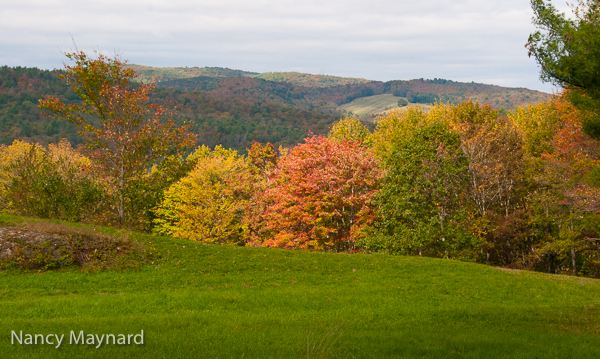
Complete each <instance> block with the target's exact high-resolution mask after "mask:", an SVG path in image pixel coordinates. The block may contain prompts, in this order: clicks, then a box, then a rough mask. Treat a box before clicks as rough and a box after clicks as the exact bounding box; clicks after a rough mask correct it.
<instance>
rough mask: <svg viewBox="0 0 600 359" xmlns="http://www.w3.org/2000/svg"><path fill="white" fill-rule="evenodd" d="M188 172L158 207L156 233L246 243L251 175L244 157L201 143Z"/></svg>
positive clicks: (171, 188)
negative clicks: (246, 188)
mask: <svg viewBox="0 0 600 359" xmlns="http://www.w3.org/2000/svg"><path fill="white" fill-rule="evenodd" d="M190 157H192V160H193V161H194V162H196V165H195V167H194V169H193V170H192V171H191V172H190V174H189V175H187V176H186V177H184V178H182V179H181V180H179V181H178V182H176V183H174V184H173V185H172V186H171V187H170V188H169V189H167V191H166V192H165V195H164V200H163V201H162V202H161V203H160V205H159V206H158V208H157V209H156V215H157V218H156V219H155V224H156V227H155V228H154V230H155V232H157V233H161V234H165V235H169V236H173V237H176V238H185V239H191V240H195V241H202V242H208V243H242V242H244V237H243V236H244V233H245V230H244V224H243V223H242V217H243V214H244V209H245V206H246V202H247V200H248V196H247V195H246V192H245V191H243V190H241V189H242V187H241V186H240V185H243V184H244V182H246V180H247V179H248V178H249V175H248V169H247V166H246V163H245V161H244V158H243V157H241V156H239V155H238V154H237V152H236V151H234V150H226V149H223V148H222V147H220V146H217V148H215V150H214V151H210V150H209V149H208V148H207V147H205V146H202V147H200V148H199V149H198V150H196V152H195V153H193V154H192V155H190Z"/></svg>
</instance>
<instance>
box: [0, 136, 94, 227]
mask: <svg viewBox="0 0 600 359" xmlns="http://www.w3.org/2000/svg"><path fill="white" fill-rule="evenodd" d="M0 158H1V159H2V161H1V163H2V165H0V186H1V189H0V196H1V197H2V199H0V200H2V202H4V206H5V208H6V209H7V210H9V211H13V212H16V213H19V214H24V215H31V216H37V217H42V218H57V219H65V220H69V221H75V222H76V221H81V220H90V219H91V218H92V217H94V216H95V215H97V214H98V213H99V212H100V211H101V210H102V200H103V198H104V194H105V192H104V189H103V186H102V184H101V183H99V182H98V181H97V180H96V179H94V178H93V176H92V174H91V173H90V163H89V160H88V159H87V158H85V157H84V156H81V155H79V154H78V153H76V152H75V151H74V150H73V149H72V148H71V146H70V144H69V143H68V142H67V141H66V140H63V141H61V142H60V143H58V144H56V145H52V144H51V145H50V146H49V150H46V149H44V148H43V147H41V146H40V145H37V144H33V145H31V144H27V143H25V142H22V141H18V140H17V141H15V142H14V143H13V144H12V145H11V146H8V147H4V148H2V149H0Z"/></svg>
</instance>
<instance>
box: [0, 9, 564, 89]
mask: <svg viewBox="0 0 600 359" xmlns="http://www.w3.org/2000/svg"><path fill="white" fill-rule="evenodd" d="M561 3H562V1H556V2H555V3H554V4H555V5H556V6H558V7H559V8H560V9H561V10H563V11H567V10H568V8H567V7H566V5H565V6H562V7H561ZM0 6H1V7H0V8H1V10H0V35H1V36H0V65H8V66H27V67H38V68H43V69H54V68H62V67H63V61H65V60H66V59H65V57H64V55H63V53H64V52H70V51H73V50H75V49H76V48H77V49H79V50H82V51H86V52H91V51H93V50H99V51H101V52H102V53H104V54H108V55H111V54H112V55H114V54H115V53H117V54H120V55H121V56H122V58H124V59H127V60H128V61H129V62H130V63H133V64H141V65H149V66H159V67H179V66H189V67H192V66H199V67H203V66H217V67H228V68H232V69H240V70H245V71H253V72H271V71H272V72H275V71H298V72H307V73H312V74H325V75H335V76H344V77H360V78H366V79H370V80H379V81H389V80H409V79H414V78H429V79H433V78H444V79H449V80H454V81H464V82H471V81H474V82H478V83H486V84H495V85H501V86H507V87H526V88H529V89H534V90H540V91H545V92H552V90H553V87H552V86H551V85H550V84H547V83H546V84H545V83H542V82H541V81H540V80H539V67H538V65H537V63H536V62H535V60H534V59H533V58H528V56H527V49H525V47H524V45H525V43H526V42H527V38H528V36H529V34H530V33H531V32H533V31H535V28H534V26H533V25H532V22H531V19H532V16H533V12H532V10H531V7H530V4H529V0H422V1H417V0H368V1H364V0H360V1H358V0H302V1H298V0H296V1H290V0H146V1H140V0H127V1H123V0H94V1H89V0H75V1H73V0H19V1H14V0H11V1H8V0H0ZM74 43H75V44H76V47H75V45H74Z"/></svg>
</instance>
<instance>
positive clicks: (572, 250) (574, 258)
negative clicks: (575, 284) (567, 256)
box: [571, 247, 577, 277]
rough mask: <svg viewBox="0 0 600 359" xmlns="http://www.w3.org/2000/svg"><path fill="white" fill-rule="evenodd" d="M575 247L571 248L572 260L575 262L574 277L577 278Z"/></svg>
mask: <svg viewBox="0 0 600 359" xmlns="http://www.w3.org/2000/svg"><path fill="white" fill-rule="evenodd" d="M575 254H576V253H575V247H571V260H572V261H573V275H574V276H575V277H577V261H576V259H577V256H576V255H575Z"/></svg>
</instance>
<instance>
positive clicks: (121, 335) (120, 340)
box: [117, 334, 125, 344]
mask: <svg viewBox="0 0 600 359" xmlns="http://www.w3.org/2000/svg"><path fill="white" fill-rule="evenodd" d="M117 343H118V344H125V335H123V334H119V340H118V341H117Z"/></svg>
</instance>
